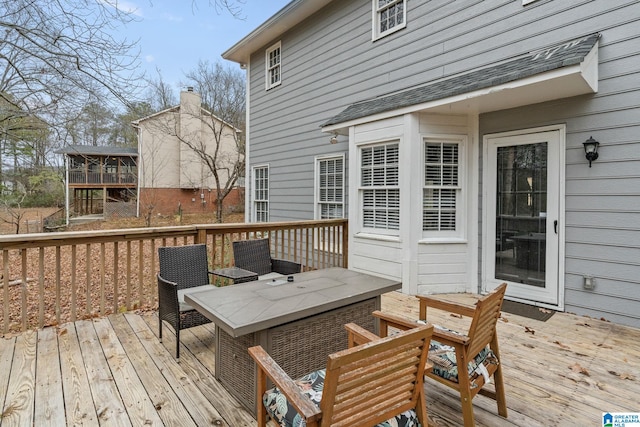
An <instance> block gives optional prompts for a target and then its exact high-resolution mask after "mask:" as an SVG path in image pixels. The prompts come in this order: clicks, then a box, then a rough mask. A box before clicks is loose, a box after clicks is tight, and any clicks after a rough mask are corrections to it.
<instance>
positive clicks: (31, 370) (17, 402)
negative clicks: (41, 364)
mask: <svg viewBox="0 0 640 427" xmlns="http://www.w3.org/2000/svg"><path fill="white" fill-rule="evenodd" d="M37 339H38V335H37V334H36V333H35V332H33V331H28V332H24V333H22V334H20V335H19V336H18V337H17V338H16V343H15V348H14V353H13V360H12V363H11V373H12V374H11V377H10V378H9V384H8V386H7V393H6V400H5V403H4V408H3V410H2V425H3V426H5V427H9V426H30V425H32V424H33V410H34V397H35V396H34V383H35V375H36V346H37Z"/></svg>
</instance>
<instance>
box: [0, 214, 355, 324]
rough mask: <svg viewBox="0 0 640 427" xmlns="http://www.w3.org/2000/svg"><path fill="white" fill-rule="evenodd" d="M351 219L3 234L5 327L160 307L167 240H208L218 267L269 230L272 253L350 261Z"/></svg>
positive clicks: (322, 264) (1, 312)
mask: <svg viewBox="0 0 640 427" xmlns="http://www.w3.org/2000/svg"><path fill="white" fill-rule="evenodd" d="M347 227H348V225H347V220H343V219H337V220H321V221H295V222H279V223H256V224H245V223H242V224H206V225H190V226H178V227H158V228H135V229H120V230H98V231H81V232H60V233H42V234H40V233H39V234H20V235H7V236H0V252H1V256H2V278H1V279H0V324H1V325H2V326H1V331H2V333H3V334H8V333H13V332H19V331H25V330H28V329H34V328H42V327H44V326H48V325H56V324H61V323H65V322H68V321H76V320H78V319H83V318H91V317H98V316H104V315H108V314H111V313H115V312H123V311H131V310H137V309H142V310H145V309H155V307H156V306H157V281H156V277H155V276H156V272H157V271H158V260H157V258H158V257H157V250H158V247H160V246H177V245H185V244H193V243H206V244H207V249H208V254H209V264H210V267H211V268H212V269H216V268H220V267H228V266H231V265H233V252H232V249H231V242H232V241H234V240H241V239H254V238H265V237H268V238H269V239H270V243H271V250H272V256H273V257H274V258H283V259H288V260H292V261H296V262H299V263H301V264H302V265H303V269H305V270H311V269H318V268H327V267H331V266H343V267H346V266H347V253H348V251H347V235H348V232H347Z"/></svg>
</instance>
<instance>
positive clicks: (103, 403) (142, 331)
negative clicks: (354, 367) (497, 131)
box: [0, 292, 640, 427]
mask: <svg viewBox="0 0 640 427" xmlns="http://www.w3.org/2000/svg"><path fill="white" fill-rule="evenodd" d="M447 297H448V298H451V299H453V300H456V301H460V302H465V303H473V301H474V296H470V295H449V296H447ZM382 308H383V310H385V311H389V312H393V313H395V314H400V315H404V316H408V317H412V318H417V312H418V306H417V301H416V300H415V298H413V297H410V296H407V295H403V294H401V293H398V292H393V293H390V294H386V295H384V296H383V299H382ZM428 314H429V320H430V321H432V322H433V323H437V324H440V325H446V326H448V327H451V328H453V329H458V330H462V331H464V329H465V328H466V327H467V326H468V321H467V320H466V319H459V318H456V317H452V316H450V315H449V314H448V313H444V312H440V311H438V310H432V311H430V312H429V313H428ZM498 333H499V340H500V349H501V352H502V363H503V366H504V376H505V381H506V384H505V387H506V394H507V406H508V410H509V416H508V418H506V419H505V418H502V417H500V416H499V415H498V414H497V408H496V404H495V402H494V401H492V400H490V399H488V398H486V397H484V396H477V397H476V398H475V399H474V414H475V419H476V425H477V426H479V427H513V426H526V427H536V426H565V425H585V426H586V425H600V424H601V422H602V421H601V417H602V412H638V411H640V405H639V404H638V398H637V396H640V330H638V329H634V328H627V327H624V326H620V325H615V324H612V323H608V322H606V321H602V320H597V319H590V318H586V317H580V316H575V315H572V314H565V313H557V314H555V315H554V316H552V317H551V318H550V319H549V320H547V321H546V322H542V321H538V320H532V319H528V318H525V317H521V316H517V315H513V314H508V313H503V316H502V319H501V320H500V321H499V323H498ZM157 335H158V317H157V313H153V312H140V313H135V312H132V313H124V314H116V315H113V316H110V317H108V318H101V319H93V320H80V321H78V322H75V323H68V324H65V325H61V326H59V327H57V328H47V329H43V330H40V331H38V332H27V333H24V334H20V335H17V336H10V337H8V338H5V339H1V340H0V409H1V411H2V412H1V414H2V416H1V417H0V427H5V426H7V427H9V426H29V425H32V426H39V425H65V424H66V425H69V426H71V425H74V426H75V425H84V426H111V425H123V426H125V425H167V426H173V425H180V426H189V425H191V426H199V425H216V426H222V427H224V426H227V427H244V426H253V425H255V420H254V419H253V418H252V417H251V415H250V414H249V413H248V412H247V411H245V410H244V409H243V408H242V406H241V405H240V403H239V402H237V401H236V400H235V399H234V398H233V397H231V395H230V394H229V393H228V392H227V390H226V389H225V388H224V387H223V386H222V385H221V384H220V383H219V382H218V381H217V380H216V379H215V378H214V373H215V339H214V326H213V324H208V325H202V326H198V327H196V328H192V329H188V330H183V331H182V332H181V349H180V360H179V361H176V360H175V358H174V354H175V335H174V334H173V331H172V330H171V328H170V327H166V329H165V337H164V339H163V342H162V343H161V342H159V341H158V338H157ZM425 390H426V396H427V408H428V411H429V418H430V424H431V425H433V426H439V427H453V426H459V425H461V424H462V416H461V411H460V402H459V400H458V396H457V395H456V394H455V393H454V392H453V391H452V390H450V389H448V388H446V387H444V386H442V385H441V384H437V383H435V382H433V381H431V380H428V379H427V381H425Z"/></svg>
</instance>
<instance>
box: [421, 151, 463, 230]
mask: <svg viewBox="0 0 640 427" xmlns="http://www.w3.org/2000/svg"><path fill="white" fill-rule="evenodd" d="M460 151H461V143H460V142H459V141H437V140H426V141H425V142H424V186H423V192H422V206H423V210H422V229H423V231H425V232H444V233H446V234H453V235H457V234H459V233H457V232H460V231H461V230H460V228H461V227H460V224H459V222H460V216H461V215H460V213H461V206H460V204H461V191H462V188H461V186H460V182H461V179H460ZM432 235H433V234H432Z"/></svg>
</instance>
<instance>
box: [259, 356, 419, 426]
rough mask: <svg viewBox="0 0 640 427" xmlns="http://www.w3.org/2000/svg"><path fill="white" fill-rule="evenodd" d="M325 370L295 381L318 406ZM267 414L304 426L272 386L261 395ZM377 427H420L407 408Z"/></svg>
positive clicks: (283, 423)
mask: <svg viewBox="0 0 640 427" xmlns="http://www.w3.org/2000/svg"><path fill="white" fill-rule="evenodd" d="M324 376H325V370H324V369H321V370H319V371H315V372H312V373H310V374H307V375H305V376H303V377H302V378H300V379H298V380H297V381H296V384H297V386H298V387H299V388H300V390H301V391H302V393H303V394H305V395H307V396H308V397H309V399H311V401H312V402H313V403H315V404H316V406H320V400H321V398H322V390H323V388H324ZM262 402H263V403H264V406H265V408H266V409H267V412H268V413H269V416H271V418H272V419H273V420H275V421H276V422H277V423H278V425H279V426H281V427H306V425H307V423H306V422H305V421H304V420H303V419H302V418H301V417H300V415H299V414H298V413H297V412H296V410H295V409H294V407H293V406H291V404H289V402H288V401H287V398H286V396H285V395H284V394H282V393H281V392H280V390H278V388H277V387H276V388H272V389H270V390H267V392H266V393H265V394H264V396H262ZM377 427H420V422H419V421H418V418H417V416H416V413H415V411H413V410H409V411H406V412H403V413H402V414H400V415H397V416H396V417H395V418H392V419H390V420H387V421H385V422H383V423H380V424H378V425H377Z"/></svg>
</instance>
